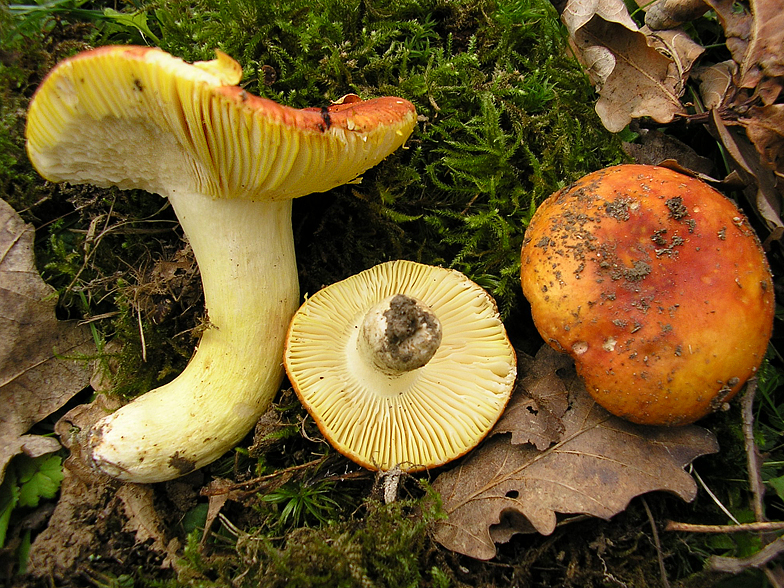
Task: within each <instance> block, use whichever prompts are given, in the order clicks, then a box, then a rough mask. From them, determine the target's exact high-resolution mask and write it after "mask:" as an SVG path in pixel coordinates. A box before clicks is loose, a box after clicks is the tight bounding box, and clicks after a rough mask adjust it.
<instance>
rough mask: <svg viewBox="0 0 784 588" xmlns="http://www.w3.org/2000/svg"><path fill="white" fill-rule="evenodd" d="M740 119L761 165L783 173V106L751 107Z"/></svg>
mask: <svg viewBox="0 0 784 588" xmlns="http://www.w3.org/2000/svg"><path fill="white" fill-rule="evenodd" d="M746 114H747V117H744V118H743V119H741V122H742V123H743V125H744V126H745V127H746V134H747V135H748V137H749V139H750V140H751V142H752V143H754V146H755V147H756V148H757V152H758V153H759V154H760V158H761V161H762V165H764V166H765V167H767V168H768V169H772V170H774V171H779V172H784V104H771V105H769V106H762V107H759V106H752V107H751V108H749V110H748V111H747V112H746Z"/></svg>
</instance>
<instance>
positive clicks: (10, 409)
mask: <svg viewBox="0 0 784 588" xmlns="http://www.w3.org/2000/svg"><path fill="white" fill-rule="evenodd" d="M33 236H34V231H33V228H32V227H31V226H30V225H26V224H25V223H24V222H23V221H22V219H21V218H20V217H19V215H17V214H16V212H15V211H14V210H13V208H11V206H9V205H8V204H7V203H6V202H4V201H2V200H0V333H2V337H0V406H2V407H3V411H2V414H0V480H2V477H3V474H4V473H5V468H6V466H7V465H8V462H9V460H10V459H11V458H12V457H13V456H14V455H16V454H18V453H21V452H22V451H24V452H26V453H28V454H29V455H37V454H41V453H46V452H50V451H56V450H57V449H58V448H59V444H58V443H57V441H56V440H55V439H53V438H49V437H39V436H35V435H27V434H26V433H27V431H28V430H29V429H30V427H31V426H32V425H34V424H35V423H37V422H39V421H40V420H42V419H44V418H46V417H47V416H49V415H50V414H51V413H53V412H54V411H56V410H57V409H58V408H60V407H61V406H63V405H64V404H65V403H66V402H67V401H68V400H69V399H70V398H71V397H72V396H73V395H74V394H76V393H77V392H79V391H80V390H81V389H83V388H84V387H85V386H87V384H88V382H89V380H90V370H89V367H88V366H87V365H86V362H77V361H73V360H69V359H64V358H65V357H71V356H76V355H80V354H89V353H94V351H95V345H94V344H93V342H92V337H91V335H90V331H89V329H87V328H86V327H79V326H77V325H76V324H75V323H74V322H66V321H59V320H57V317H56V316H55V312H54V310H55V305H56V303H57V302H56V298H55V291H54V289H53V288H52V287H51V286H48V285H47V284H45V283H44V281H43V280H42V279H41V277H40V275H39V274H38V271H37V270H36V268H35V258H34V253H33Z"/></svg>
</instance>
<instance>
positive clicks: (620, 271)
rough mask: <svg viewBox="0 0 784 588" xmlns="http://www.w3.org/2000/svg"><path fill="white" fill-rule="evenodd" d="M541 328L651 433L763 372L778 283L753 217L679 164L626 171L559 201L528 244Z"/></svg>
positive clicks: (609, 172)
mask: <svg viewBox="0 0 784 588" xmlns="http://www.w3.org/2000/svg"><path fill="white" fill-rule="evenodd" d="M521 278H522V286H523V292H524V294H525V296H526V298H527V299H528V301H529V302H530V304H531V311H532V314H533V318H534V322H535V324H536V327H537V329H538V330H539V332H540V333H541V335H542V337H543V338H544V340H545V341H546V342H547V343H549V344H550V345H551V346H552V347H554V348H555V349H558V350H559V351H563V352H565V353H568V354H570V355H571V356H572V357H573V358H574V360H575V362H576V365H577V370H578V372H579V373H580V375H581V376H582V378H583V380H584V381H585V384H586V387H587V388H588V391H589V392H590V393H591V395H592V396H593V397H594V399H595V400H596V401H597V402H598V403H599V404H600V405H602V406H603V407H604V408H606V409H607V410H609V411H610V412H611V413H613V414H615V415H617V416H621V417H624V418H627V419H629V420H631V421H634V422H637V423H642V424H650V425H678V424H686V423H691V422H693V421H695V420H697V419H699V418H701V417H703V416H705V415H707V414H708V413H710V412H711V411H712V410H715V409H717V408H719V407H721V406H722V405H723V404H724V403H726V401H728V400H729V399H731V398H732V397H733V396H734V395H735V394H736V393H737V392H738V391H739V390H740V389H741V387H742V386H743V384H744V383H745V382H746V381H747V380H748V379H749V378H750V377H751V376H753V375H754V373H755V372H756V370H757V368H758V367H759V365H760V363H761V362H762V359H763V357H764V355H765V350H766V348H767V344H768V340H769V339H770V336H771V331H772V328H773V314H774V310H775V302H774V295H773V280H772V277H771V274H770V269H769V268H768V264H767V261H766V258H765V254H764V252H763V251H762V248H761V247H760V243H759V241H758V239H757V236H756V235H755V233H754V231H753V229H752V228H751V227H750V226H749V222H748V220H747V219H746V217H744V216H743V214H742V213H741V212H740V211H739V210H738V208H737V207H736V206H735V204H734V203H733V202H732V201H730V200H729V199H728V198H726V197H725V196H724V195H723V194H721V193H719V192H717V191H716V190H714V189H713V188H711V187H710V186H708V185H707V184H705V183H704V182H701V181H700V180H697V179H695V178H692V177H689V176H686V175H682V174H679V173H677V172H674V171H672V170H669V169H666V168H663V167H656V166H643V165H620V166H615V167H611V168H608V169H604V170H600V171H598V172H594V173H591V174H588V175H587V176H585V177H584V178H582V179H580V180H578V181H577V182H575V183H574V184H572V185H571V186H569V187H567V188H564V189H563V190H560V191H558V192H556V193H555V194H553V195H552V196H551V197H550V198H548V199H547V200H546V201H545V202H544V203H543V204H542V205H541V206H540V207H539V208H538V210H537V211H536V214H535V215H534V217H533V219H532V220H531V224H530V225H529V227H528V229H527V231H526V234H525V240H524V245H523V250H522V269H521Z"/></svg>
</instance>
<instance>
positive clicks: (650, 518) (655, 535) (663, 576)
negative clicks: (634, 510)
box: [641, 497, 670, 588]
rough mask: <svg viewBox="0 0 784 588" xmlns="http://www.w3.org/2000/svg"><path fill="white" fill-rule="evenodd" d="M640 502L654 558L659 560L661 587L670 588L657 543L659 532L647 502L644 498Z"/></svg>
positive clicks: (659, 546)
mask: <svg viewBox="0 0 784 588" xmlns="http://www.w3.org/2000/svg"><path fill="white" fill-rule="evenodd" d="M641 500H642V505H643V506H644V507H645V512H646V513H647V514H648V521H649V522H650V523H651V530H652V531H653V544H654V546H655V547H656V558H657V559H658V560H659V574H660V575H661V581H662V586H664V588H670V581H669V580H668V579H667V568H665V567H664V556H663V555H662V549H661V543H660V542H659V531H658V530H657V529H656V521H655V520H654V518H653V513H652V512H651V508H650V507H649V506H648V501H647V500H645V497H641Z"/></svg>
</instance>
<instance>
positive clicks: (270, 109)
mask: <svg viewBox="0 0 784 588" xmlns="http://www.w3.org/2000/svg"><path fill="white" fill-rule="evenodd" d="M241 75H242V71H241V68H240V66H239V64H238V63H237V62H235V61H234V60H233V59H231V58H230V57H228V56H227V55H225V54H223V53H220V52H217V59H215V60H213V61H206V62H197V63H194V64H192V65H190V64H187V63H185V62H183V61H182V60H180V59H178V58H176V57H173V56H171V55H169V54H167V53H165V52H163V51H161V50H158V49H152V48H144V47H105V48H101V49H96V50H93V51H88V52H85V53H81V54H79V55H77V56H75V57H73V58H70V59H67V60H65V61H64V62H62V63H60V64H59V65H58V66H57V67H55V68H54V69H53V70H52V71H51V72H50V73H49V75H48V76H47V77H46V79H45V80H44V81H43V83H42V84H41V86H40V87H39V88H38V90H37V92H36V94H35V96H34V97H33V100H32V102H31V104H30V109H29V113H28V121H27V131H26V132H27V152H28V154H29V157H30V160H31V161H32V162H33V165H34V166H35V167H36V169H37V170H38V171H39V172H40V173H41V175H43V176H44V177H45V178H47V179H49V180H51V181H55V182H61V181H67V182H71V183H88V184H94V185H97V186H101V187H108V186H118V187H119V188H123V189H128V188H138V189H143V190H147V191H148V192H154V193H156V194H159V195H162V196H165V197H166V198H168V199H169V202H170V203H171V205H172V207H173V209H174V211H175V213H176V214H177V218H178V219H179V222H180V224H181V226H182V229H183V231H184V233H185V235H186V237H187V239H188V241H189V243H190V245H191V247H192V248H193V251H194V254H195V256H196V260H197V262H198V265H199V269H200V272H201V279H202V284H203V288H204V298H205V305H206V308H207V312H208V318H209V324H210V327H209V328H208V329H207V330H206V331H205V332H204V334H203V335H202V338H201V341H200V342H199V345H198V349H197V351H196V353H195V354H194V356H193V357H192V358H191V361H190V362H189V363H188V365H187V366H186V368H185V370H184V371H183V372H182V373H181V374H180V375H179V376H178V377H177V378H176V379H175V380H173V381H172V382H170V383H168V384H165V385H163V386H161V387H160V388H157V389H155V390H153V391H150V392H148V393H146V394H144V395H142V396H141V397H139V398H137V399H135V400H133V401H132V402H130V403H129V404H127V405H125V406H124V407H122V408H121V409H120V410H118V411H116V412H115V413H113V414H111V415H108V416H107V417H105V418H104V419H102V420H101V421H99V422H98V423H97V424H96V425H95V426H94V427H93V428H92V429H91V430H90V431H89V434H88V435H87V437H86V446H87V453H88V454H89V459H90V460H91V461H92V464H93V465H94V466H95V467H97V468H98V469H100V470H101V471H103V472H105V473H107V474H109V475H111V476H114V477H115V478H119V479H121V480H128V481H133V482H158V481H162V480H167V479H172V478H175V477H177V476H180V475H183V474H186V473H188V472H190V471H191V470H193V469H195V468H199V467H202V466H204V465H205V464H207V463H210V462H211V461H213V460H215V459H216V458H218V457H219V456H220V455H222V454H223V453H224V452H225V451H227V450H228V449H230V448H231V447H233V446H234V445H235V444H236V443H237V442H239V441H240V440H241V438H242V437H243V436H244V435H245V434H246V433H247V432H248V431H249V430H250V428H251V427H252V426H253V425H254V424H255V422H256V420H257V418H258V417H259V415H260V414H261V413H262V412H263V411H264V410H265V408H266V407H267V406H268V405H269V404H270V402H271V400H272V398H273V396H274V394H275V392H276V391H277V389H278V387H279V385H280V382H281V380H282V377H283V366H282V354H283V341H284V337H285V334H286V329H287V326H288V322H289V320H290V318H291V315H292V314H293V313H294V311H295V310H296V307H297V304H298V301H299V288H298V281H297V272H296V264H295V258H294V246H293V238H292V227H291V199H292V198H296V197H299V196H303V195H306V194H309V193H312V192H323V191H326V190H329V189H331V188H333V187H335V186H339V185H341V184H344V183H346V182H348V181H350V180H353V179H354V178H356V177H357V176H358V175H359V174H360V173H362V172H364V171H365V170H367V169H368V168H370V167H372V166H374V165H376V164H377V163H379V162H380V161H381V160H382V159H384V158H385V157H386V156H387V155H389V154H390V153H391V152H393V151H394V150H396V149H397V148H398V147H400V146H401V145H402V144H403V143H404V142H405V140H406V139H407V137H408V136H409V135H410V133H411V132H412V130H413V128H414V125H415V122H416V114H415V111H414V107H413V106H412V105H411V104H410V103H409V102H407V101H405V100H403V99H400V98H395V97H384V98H377V99H374V100H368V101H356V100H347V101H346V102H345V103H344V104H340V105H335V106H331V107H327V108H311V109H303V110H296V109H293V108H288V107H285V106H281V105H278V104H276V103H274V102H271V101H269V100H266V99H262V98H259V97H256V96H252V95H250V94H248V93H247V92H246V91H245V90H243V89H242V88H240V87H238V86H236V84H237V83H238V82H239V80H240V78H241Z"/></svg>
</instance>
